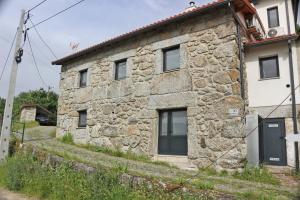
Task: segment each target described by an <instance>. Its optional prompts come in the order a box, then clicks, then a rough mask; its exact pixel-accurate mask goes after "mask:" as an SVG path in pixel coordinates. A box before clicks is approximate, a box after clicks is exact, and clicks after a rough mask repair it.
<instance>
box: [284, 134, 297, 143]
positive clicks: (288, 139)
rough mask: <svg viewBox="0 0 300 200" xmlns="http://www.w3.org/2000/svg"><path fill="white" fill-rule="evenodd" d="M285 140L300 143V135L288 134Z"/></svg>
mask: <svg viewBox="0 0 300 200" xmlns="http://www.w3.org/2000/svg"><path fill="white" fill-rule="evenodd" d="M285 139H286V141H288V142H300V134H293V133H292V134H288V135H287V136H286V137H285Z"/></svg>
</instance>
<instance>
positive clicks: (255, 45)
mask: <svg viewBox="0 0 300 200" xmlns="http://www.w3.org/2000/svg"><path fill="white" fill-rule="evenodd" d="M298 37H299V36H298V35H297V34H292V35H286V37H282V38H274V40H266V41H260V42H255V43H245V47H246V48H250V47H258V46H263V45H269V44H274V43H279V42H283V41H286V40H296V39H297V38H298Z"/></svg>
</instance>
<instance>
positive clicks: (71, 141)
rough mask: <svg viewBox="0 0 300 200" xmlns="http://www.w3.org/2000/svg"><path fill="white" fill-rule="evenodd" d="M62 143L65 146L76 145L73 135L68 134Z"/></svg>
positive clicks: (62, 139)
mask: <svg viewBox="0 0 300 200" xmlns="http://www.w3.org/2000/svg"><path fill="white" fill-rule="evenodd" d="M61 141H62V142H63V143H65V144H74V139H73V135H72V134H71V133H66V134H65V135H64V136H63V137H62V138H61Z"/></svg>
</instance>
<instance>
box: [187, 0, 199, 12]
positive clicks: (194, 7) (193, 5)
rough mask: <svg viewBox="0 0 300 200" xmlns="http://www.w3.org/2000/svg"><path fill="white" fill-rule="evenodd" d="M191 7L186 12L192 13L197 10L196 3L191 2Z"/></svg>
mask: <svg viewBox="0 0 300 200" xmlns="http://www.w3.org/2000/svg"><path fill="white" fill-rule="evenodd" d="M189 4H190V6H189V7H187V8H186V9H185V12H189V11H192V10H194V9H196V8H197V6H196V3H195V1H190V3H189Z"/></svg>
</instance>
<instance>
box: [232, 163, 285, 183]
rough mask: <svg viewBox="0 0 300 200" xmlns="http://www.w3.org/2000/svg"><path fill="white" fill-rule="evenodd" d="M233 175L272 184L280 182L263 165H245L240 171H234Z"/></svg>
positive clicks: (242, 178)
mask: <svg viewBox="0 0 300 200" xmlns="http://www.w3.org/2000/svg"><path fill="white" fill-rule="evenodd" d="M233 177H234V178H237V179H241V180H247V181H253V182H260V183H268V184H273V185H279V184H280V181H279V180H278V179H277V178H275V177H274V176H273V175H272V174H271V173H270V172H269V171H268V170H267V169H266V168H264V167H249V166H246V167H245V168H244V169H243V171H242V172H235V173H234V174H233Z"/></svg>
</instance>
